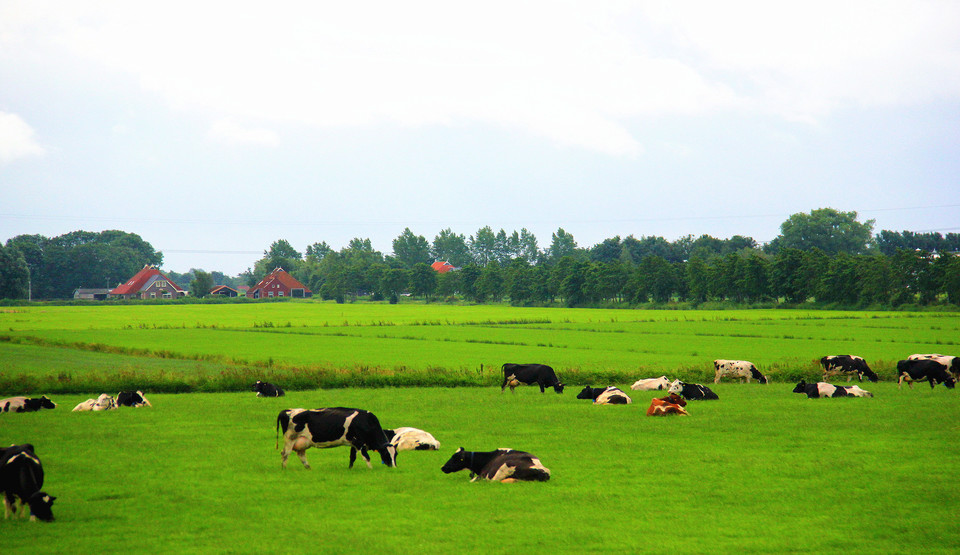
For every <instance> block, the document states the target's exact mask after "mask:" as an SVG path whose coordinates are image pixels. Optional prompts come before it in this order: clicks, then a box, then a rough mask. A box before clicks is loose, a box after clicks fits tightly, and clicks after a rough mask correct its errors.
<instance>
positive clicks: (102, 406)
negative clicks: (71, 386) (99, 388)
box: [73, 393, 117, 412]
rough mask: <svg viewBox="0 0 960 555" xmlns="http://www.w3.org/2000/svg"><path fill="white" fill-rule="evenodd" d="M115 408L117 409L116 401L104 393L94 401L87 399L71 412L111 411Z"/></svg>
mask: <svg viewBox="0 0 960 555" xmlns="http://www.w3.org/2000/svg"><path fill="white" fill-rule="evenodd" d="M115 408H117V400H116V399H114V398H113V397H111V396H110V395H107V394H106V393H101V394H100V396H99V397H97V398H96V399H87V400H86V401H84V402H82V403H80V404H79V405H77V406H75V407H73V412H85V411H101V410H113V409H115Z"/></svg>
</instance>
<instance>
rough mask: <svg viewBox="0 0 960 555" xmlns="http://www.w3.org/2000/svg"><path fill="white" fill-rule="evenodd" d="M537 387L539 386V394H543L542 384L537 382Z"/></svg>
mask: <svg viewBox="0 0 960 555" xmlns="http://www.w3.org/2000/svg"><path fill="white" fill-rule="evenodd" d="M537 385H539V386H540V393H543V392H544V389H543V382H537Z"/></svg>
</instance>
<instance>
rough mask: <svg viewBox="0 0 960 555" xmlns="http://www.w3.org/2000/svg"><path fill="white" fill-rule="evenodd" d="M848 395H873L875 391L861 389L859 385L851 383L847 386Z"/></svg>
mask: <svg viewBox="0 0 960 555" xmlns="http://www.w3.org/2000/svg"><path fill="white" fill-rule="evenodd" d="M846 389H847V395H852V396H854V397H873V393H870V392H869V391H867V390H866V389H860V386H859V385H850V386H846Z"/></svg>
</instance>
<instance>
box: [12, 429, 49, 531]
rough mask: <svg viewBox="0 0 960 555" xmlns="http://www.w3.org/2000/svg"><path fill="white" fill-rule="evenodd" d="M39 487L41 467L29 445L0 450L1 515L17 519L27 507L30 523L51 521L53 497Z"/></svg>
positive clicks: (38, 458)
mask: <svg viewBox="0 0 960 555" xmlns="http://www.w3.org/2000/svg"><path fill="white" fill-rule="evenodd" d="M42 487H43V464H41V463H40V457H38V456H37V454H36V453H34V451H33V445H31V444H29V443H24V444H23V445H11V446H10V447H7V448H3V449H0V493H3V496H4V497H3V503H4V509H5V511H4V513H5V517H6V518H10V515H14V516H18V515H17V513H18V510H17V499H19V500H20V509H19V513H21V514H22V513H23V512H24V511H25V510H26V508H27V507H30V520H37V519H39V520H43V521H46V522H49V521H51V520H53V510H52V509H51V507H52V506H53V501H54V500H55V499H56V497H53V496H51V495H48V494H47V493H45V492H43V491H41V490H40V488H42Z"/></svg>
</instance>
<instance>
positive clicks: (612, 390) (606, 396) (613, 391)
mask: <svg viewBox="0 0 960 555" xmlns="http://www.w3.org/2000/svg"><path fill="white" fill-rule="evenodd" d="M614 397H623V398H625V399H626V400H627V403H626V404H628V405H629V404H630V403H633V400H632V399H631V398H630V397H629V396H627V394H626V393H624V392H623V391H621V390H620V389H619V388H616V387H613V386H610V387H608V388H607V389H606V391H604V392H603V393H601V394H600V395H597V398H596V399H594V401H593V404H594V405H610V404H613V403H612V402H611V401H612V400H613V398H614Z"/></svg>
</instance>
